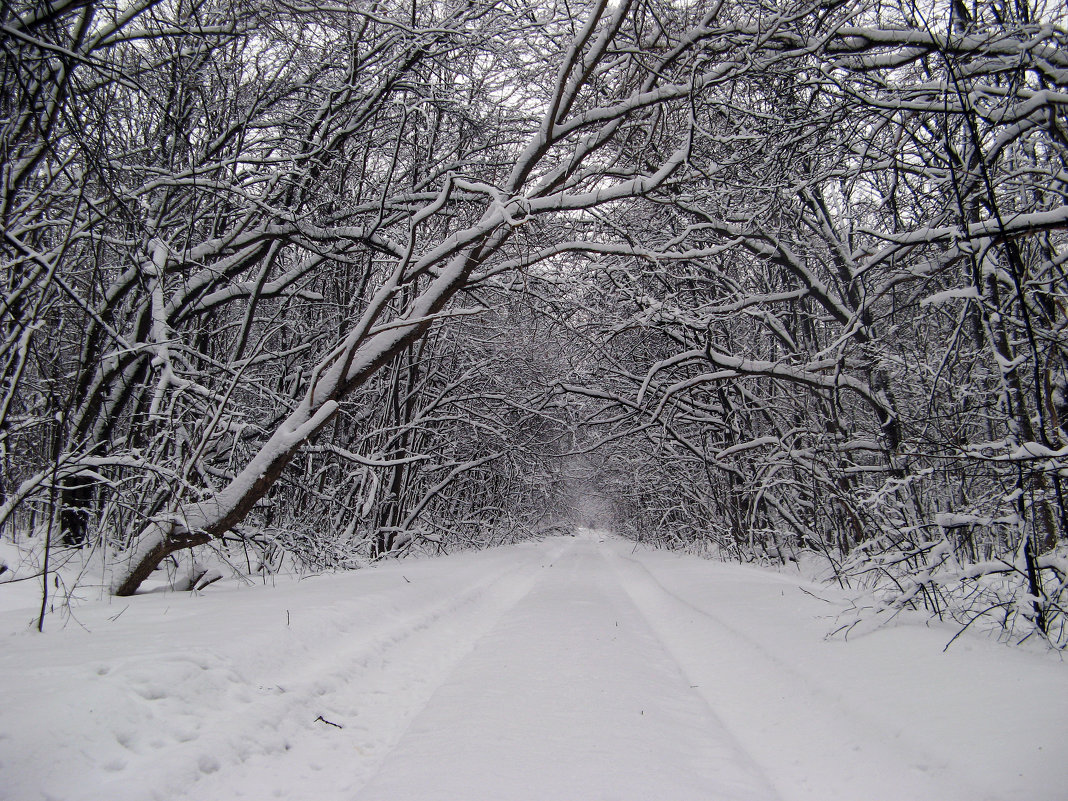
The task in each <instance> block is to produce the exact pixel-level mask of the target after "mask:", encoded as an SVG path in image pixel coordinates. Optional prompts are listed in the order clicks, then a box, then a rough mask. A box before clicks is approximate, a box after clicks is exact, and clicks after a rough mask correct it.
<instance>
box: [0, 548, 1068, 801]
mask: <svg viewBox="0 0 1068 801" xmlns="http://www.w3.org/2000/svg"><path fill="white" fill-rule="evenodd" d="M802 584H803V582H801V581H800V580H799V579H796V578H788V577H785V576H781V575H778V574H774V573H769V572H764V571H759V570H754V569H746V568H741V567H738V566H732V565H722V564H717V563H712V562H707V561H702V560H698V559H694V558H691V557H685V556H679V555H674V554H667V553H663V552H658V551H649V550H644V549H634V548H633V547H632V545H631V544H630V543H625V542H623V541H621V540H617V539H614V538H611V537H599V536H596V535H592V534H589V535H586V536H582V537H578V538H574V539H572V538H564V539H556V540H548V541H545V542H542V543H530V544H525V545H521V546H515V547H510V548H501V549H496V550H493V551H487V552H482V553H477V554H461V555H458V556H453V557H447V558H441V559H435V560H425V561H406V562H400V563H395V564H391V565H386V566H383V567H381V568H377V569H375V570H366V571H360V572H358V573H356V574H349V575H340V576H328V577H320V578H315V579H309V580H306V581H303V582H293V583H288V584H282V583H279V585H278V586H277V587H258V588H240V587H236V586H234V587H225V586H219V585H215V586H213V587H212V588H210V589H209V590H208V591H207V592H206V593H205V594H204V595H202V596H200V597H196V596H188V595H185V594H169V593H168V594H155V595H145V596H140V597H137V598H135V599H132V601H130V602H129V605H127V602H125V601H123V602H118V601H115V602H113V604H112V605H110V606H109V605H107V604H86V605H85V606H83V607H82V608H81V609H80V610H79V612H78V616H79V622H80V624H81V626H82V627H84V628H82V627H79V626H77V625H74V624H72V625H70V626H68V628H67V629H66V630H64V631H56V632H55V633H52V634H48V635H46V636H44V637H40V636H37V635H33V634H29V633H27V632H25V630H24V627H25V621H26V619H27V614H26V611H25V610H21V611H15V612H8V613H5V614H2V615H0V631H5V632H7V631H10V632H12V633H11V634H10V635H8V636H7V637H6V638H5V639H4V640H3V642H4V647H3V648H2V649H0V777H2V778H0V798H3V799H13V800H14V799H18V800H19V801H31V800H32V799H39V798H40V799H63V801H76V800H77V799H86V800H87V801H88V800H90V799H100V800H101V801H102V800H103V799H108V801H112V799H113V800H114V801H123V799H130V801H133V799H139V800H140V799H153V798H155V799H186V798H188V799H193V798H196V799H213V800H215V801H226V799H238V798H248V799H267V798H283V799H315V801H334V799H337V800H338V801H340V800H341V799H345V800H346V801H352V799H356V800H357V801H386V800H388V801H405V800H406V799H411V800H412V801H424V800H425V801H431V800H432V799H456V800H457V801H461V800H462V801H480V800H481V799H485V801H508V800H510V799H514V800H515V801H519V800H520V799H524V800H525V799H530V800H531V801H533V800H534V799H538V800H539V801H548V799H574V800H575V801H587V800H588V801H593V800H594V799H635V800H637V799H643V800H648V799H665V801H685V799H702V800H704V801H727V800H728V799H739V800H743V801H765V800H767V801H771V800H772V799H781V801H816V800H817V799H818V800H819V801H835V800H836V799H840V800H841V801H927V800H928V799H929V800H930V801H955V800H956V799H960V800H961V801H963V800H964V799H968V801H980V799H991V801H994V800H995V799H1010V798H1013V799H1015V798H1017V797H1028V798H1032V799H1036V801H1042V800H1043V799H1048V800H1049V801H1055V800H1056V799H1061V798H1065V797H1068V792H1066V788H1068V738H1066V736H1065V735H1066V734H1068V724H1066V722H1065V721H1068V666H1065V665H1064V664H1062V663H1061V662H1060V661H1059V660H1058V659H1057V658H1056V656H1053V655H1049V654H1036V653H1025V652H1020V651H1013V650H1010V649H1007V648H1004V647H1003V646H1000V645H998V644H996V643H992V642H987V641H984V640H980V639H977V638H965V639H964V640H962V641H959V642H958V643H957V644H956V645H954V647H953V648H952V649H950V651H949V652H948V653H943V652H942V647H943V646H944V644H945V642H946V641H947V640H948V638H949V637H950V636H951V633H952V630H951V629H948V628H935V629H928V628H924V627H917V626H899V627H896V628H893V629H888V630H885V631H881V632H877V633H875V634H872V635H869V636H866V637H863V638H860V639H857V640H854V641H851V642H848V643H846V642H842V641H840V640H837V639H836V640H830V641H828V640H826V639H824V634H825V633H826V632H827V631H828V629H829V628H831V627H832V623H833V620H832V619H831V618H829V617H828V616H830V615H833V614H834V613H835V610H836V609H837V607H836V605H835V603H834V602H835V598H834V597H833V593H831V591H830V590H828V589H827V588H814V587H811V586H807V585H806V586H805V589H807V590H808V591H810V592H811V591H816V592H818V593H819V594H821V595H823V596H824V597H825V598H827V599H828V600H827V601H824V600H820V599H817V598H815V597H813V596H812V595H810V594H807V593H806V592H805V591H803V589H802V587H801V586H799V585H802ZM89 632H91V633H89Z"/></svg>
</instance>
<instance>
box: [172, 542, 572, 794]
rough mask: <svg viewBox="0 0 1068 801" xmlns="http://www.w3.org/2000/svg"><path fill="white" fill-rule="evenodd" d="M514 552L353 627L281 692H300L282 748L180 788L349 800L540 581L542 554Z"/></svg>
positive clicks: (288, 713) (286, 713)
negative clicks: (380, 622)
mask: <svg viewBox="0 0 1068 801" xmlns="http://www.w3.org/2000/svg"><path fill="white" fill-rule="evenodd" d="M557 550H559V549H558V548H557ZM518 553H523V556H524V557H525V558H523V559H522V560H520V561H519V563H518V564H515V562H514V560H511V561H509V562H507V563H506V564H507V565H508V567H507V569H505V570H503V571H502V572H498V573H494V574H493V575H490V576H486V577H483V578H481V579H480V580H478V581H477V582H475V583H474V584H473V585H471V586H468V587H466V588H464V589H462V590H460V591H458V592H457V593H456V594H454V595H452V596H450V597H448V598H446V599H444V600H442V601H440V602H438V603H436V604H434V605H433V606H432V607H431V608H429V609H426V610H424V611H422V612H420V613H418V614H413V615H411V616H409V617H404V618H402V619H401V620H398V621H394V622H393V623H392V624H391V626H390V627H389V628H388V629H387V630H385V631H382V632H378V633H376V635H375V636H374V637H373V638H372V639H370V640H368V639H367V637H366V636H359V635H358V634H357V636H356V637H355V638H354V641H355V643H356V644H355V645H354V646H349V647H344V646H343V647H340V648H335V649H334V650H333V651H332V653H331V656H330V658H329V659H318V660H316V662H315V664H313V665H309V666H307V668H306V669H305V670H303V671H302V672H301V675H298V676H294V677H292V678H290V679H289V680H288V681H287V682H286V684H285V685H284V686H285V690H286V692H287V694H291V695H292V694H295V695H296V700H295V702H294V701H293V700H290V702H289V703H287V704H285V705H284V708H282V709H279V710H278V711H277V712H276V713H274V719H275V720H280V721H285V720H286V718H288V717H295V716H296V715H297V714H299V719H300V721H301V725H299V726H296V727H292V726H290V728H295V729H296V730H295V731H292V732H291V733H290V735H289V736H288V737H287V738H286V744H285V748H284V750H283V751H282V752H276V753H270V754H262V755H255V756H253V757H252V758H249V759H243V760H240V762H239V763H238V764H235V765H230V766H228V767H227V768H225V769H223V770H218V771H210V772H208V773H207V774H206V775H202V776H200V777H198V781H196V782H195V784H193V785H191V786H190V787H189V788H188V791H187V793H186V795H188V797H190V798H222V797H226V798H228V799H239V798H244V797H247V798H255V799H260V798H264V797H275V798H284V799H293V798H316V799H319V801H329V799H338V800H339V801H340V800H341V799H345V801H348V799H351V797H352V793H353V792H354V790H355V788H357V787H359V786H360V785H361V784H362V783H363V782H364V781H365V780H366V778H367V777H368V776H370V775H371V774H373V772H374V771H375V770H376V769H377V767H378V766H379V765H380V764H381V762H382V761H383V760H384V759H385V758H386V756H387V755H388V754H389V753H390V752H391V750H392V749H393V748H394V746H395V745H396V743H397V742H398V741H399V740H400V738H401V737H402V736H403V734H404V731H405V729H406V728H407V726H408V724H409V723H410V721H411V720H412V718H413V717H415V716H416V715H417V714H418V713H419V711H420V710H421V709H422V708H423V707H424V706H425V704H426V701H427V699H428V698H429V697H430V696H431V695H432V694H433V692H434V691H435V689H436V688H437V687H438V686H439V685H440V684H441V683H442V682H443V681H444V680H445V679H446V677H447V676H448V675H449V674H450V672H451V671H452V669H453V668H454V666H455V665H456V664H457V663H458V662H459V661H460V660H462V659H463V657H464V656H465V655H466V654H467V653H468V652H469V651H470V650H471V649H472V648H473V647H474V646H475V644H476V643H477V642H478V641H479V640H480V639H481V637H482V636H483V635H484V634H485V632H486V631H488V630H489V629H490V628H492V626H493V625H494V624H495V623H496V621H497V620H499V619H500V617H501V616H502V615H504V614H506V613H507V611H508V610H509V609H510V608H512V607H513V606H514V605H515V604H516V603H518V602H519V601H520V600H521V599H522V598H523V597H524V596H525V595H526V594H527V593H528V592H529V591H530V589H531V588H532V587H533V586H534V585H535V584H536V583H537V582H538V581H539V580H540V578H541V566H542V563H543V562H544V561H545V558H546V553H545V552H543V551H529V552H517V555H518ZM549 557H550V558H551V554H549ZM316 715H319V716H321V717H322V718H323V719H322V720H319V719H318V718H317V717H316ZM290 723H292V721H290Z"/></svg>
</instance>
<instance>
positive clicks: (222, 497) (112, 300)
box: [0, 0, 1068, 648]
mask: <svg viewBox="0 0 1068 801" xmlns="http://www.w3.org/2000/svg"><path fill="white" fill-rule="evenodd" d="M1066 22H1068V11H1066V10H1065V8H1064V6H1063V4H1059V3H1053V2H1049V3H1046V2H1045V0H950V1H949V2H945V1H944V0H781V2H780V1H779V0H775V1H774V2H773V0H693V2H688V1H687V0H614V1H613V2H609V0H410V2H408V1H405V2H402V0H227V1H226V2H220V0H121V1H120V0H4V2H3V3H2V5H0V43H2V49H0V85H2V89H0V232H2V241H0V262H2V280H3V294H2V296H0V539H2V540H3V541H4V544H5V546H6V547H8V548H9V549H8V550H5V551H4V553H12V552H15V551H13V550H11V549H15V550H17V552H18V553H22V554H26V555H27V557H26V558H27V559H31V560H32V568H33V569H32V571H31V572H32V573H33V575H35V576H36V577H37V580H39V581H40V582H41V584H42V587H43V590H44V593H45V594H46V596H47V594H48V593H49V592H51V593H53V594H56V593H62V592H64V591H66V590H69V587H61V586H60V584H61V582H60V573H59V572H57V571H58V570H59V567H60V566H62V565H63V564H65V563H66V562H69V561H71V560H74V561H75V562H77V561H78V560H82V562H84V563H85V564H89V563H90V562H91V561H92V562H93V564H95V565H96V566H97V567H96V568H94V569H99V570H103V571H105V572H106V573H107V575H108V576H109V577H110V578H109V581H110V582H111V585H110V586H111V591H112V592H114V593H115V594H117V595H130V594H133V593H134V592H136V591H137V590H138V588H139V587H140V586H141V584H142V583H143V582H144V581H145V580H146V578H148V577H149V576H150V575H151V574H152V573H153V572H154V571H156V570H157V569H159V568H161V567H163V568H166V569H169V570H171V571H172V572H174V576H175V581H176V582H177V581H178V580H179V578H178V576H179V572H181V571H177V568H176V566H181V565H186V566H187V568H182V570H184V571H185V572H182V573H181V575H182V576H183V577H184V578H182V579H181V580H182V581H185V582H187V583H188V586H198V585H202V584H203V582H205V581H207V580H210V578H211V573H210V571H209V570H208V568H207V567H206V566H207V565H209V564H213V563H215V562H220V561H221V562H222V563H228V564H231V565H233V566H234V569H238V570H243V571H245V572H247V573H256V572H257V571H259V572H265V571H266V572H270V571H273V570H278V569H281V568H282V566H284V565H289V566H293V565H298V566H300V567H301V569H306V570H331V569H345V568H354V567H360V566H364V565H367V564H369V563H371V562H375V561H380V560H384V559H392V558H396V557H399V556H403V555H405V554H407V553H412V552H421V553H426V552H452V551H454V550H460V549H469V548H480V547H485V546H489V545H495V544H499V543H503V542H514V541H517V540H522V539H525V538H533V537H539V536H541V535H543V534H544V533H546V532H550V531H557V532H559V531H568V530H573V529H575V528H576V527H580V526H582V527H596V528H603V529H611V530H614V531H618V532H620V533H622V534H625V535H626V536H628V537H631V538H633V539H636V540H639V541H642V542H645V543H653V544H656V545H659V546H662V547H664V548H669V549H685V550H689V551H692V552H695V553H700V554H702V555H705V556H708V557H710V558H718V559H725V560H734V561H741V562H746V563H749V562H751V563H757V564H767V565H780V566H787V565H790V564H793V563H797V562H798V561H799V560H802V561H804V560H814V559H815V560H819V561H820V563H821V564H824V565H826V566H827V567H828V570H829V572H828V576H829V577H830V580H833V581H836V582H838V583H839V584H841V585H842V586H848V587H863V588H866V589H867V590H869V591H870V592H869V595H868V596H867V597H869V598H870V599H871V600H870V604H869V605H868V606H867V607H866V608H864V609H863V610H859V612H858V613H859V614H862V616H864V617H865V618H867V619H869V620H875V621H879V620H887V619H892V618H893V617H894V616H895V615H897V614H898V613H900V612H902V611H905V610H908V611H909V612H910V613H911V612H913V611H915V610H921V611H922V612H923V613H925V614H927V615H930V616H931V617H934V618H938V619H942V620H948V621H953V622H954V623H955V624H957V625H959V626H962V627H967V626H970V625H972V624H977V625H980V626H983V627H988V628H992V629H994V630H996V631H999V632H1000V636H1003V637H1004V638H1005V639H1006V640H1009V641H1012V642H1018V641H1020V640H1024V639H1028V638H1035V639H1037V640H1042V639H1045V640H1046V641H1048V643H1049V644H1051V645H1052V646H1053V647H1056V648H1065V647H1066V646H1068V617H1066V611H1068V545H1066V536H1068V516H1066V511H1065V509H1066V505H1065V497H1064V493H1065V492H1066V491H1068V487H1065V484H1066V482H1068V305H1066V304H1068V273H1066V261H1068V203H1066V193H1068V47H1066V44H1068V42H1066V39H1068V29H1066ZM93 560H95V561H93ZM213 560H214V561H213ZM198 565H199V566H200V567H198ZM20 570H21V571H22V572H21V573H20ZM176 571H177V572H176ZM25 572H26V568H25V566H23V567H21V568H20V567H19V566H18V565H15V564H8V563H6V562H4V563H0V583H2V582H4V581H5V579H9V578H12V577H17V576H20V575H23V574H25ZM4 573H7V575H6V576H5V575H3V574H4ZM64 575H67V574H64ZM2 591H3V588H2V586H0V592H2ZM42 608H43V606H42Z"/></svg>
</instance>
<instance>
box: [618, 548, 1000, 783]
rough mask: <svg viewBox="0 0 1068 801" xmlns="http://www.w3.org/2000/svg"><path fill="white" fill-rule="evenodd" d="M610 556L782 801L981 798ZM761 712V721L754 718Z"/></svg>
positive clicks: (706, 613)
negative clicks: (876, 746)
mask: <svg viewBox="0 0 1068 801" xmlns="http://www.w3.org/2000/svg"><path fill="white" fill-rule="evenodd" d="M627 547H628V549H629V545H628V546H627ZM606 558H607V559H608V560H609V561H610V563H611V564H612V565H613V567H614V568H615V570H616V573H617V575H618V576H619V578H620V584H621V586H622V587H623V588H624V590H625V591H626V592H627V594H628V595H629V596H630V597H631V599H632V600H633V601H634V603H635V605H636V606H637V607H638V609H639V610H641V613H642V614H643V616H644V617H645V618H646V620H647V621H648V622H649V624H650V626H651V627H652V628H653V629H654V630H655V631H656V632H657V633H658V636H659V637H660V638H661V640H662V642H663V643H664V646H665V648H666V649H667V650H668V651H669V652H670V653H672V655H673V656H674V657H675V659H676V661H677V662H678V663H679V665H680V667H681V669H682V670H683V672H684V673H685V674H686V675H687V676H688V677H689V679H690V681H691V682H692V684H693V685H694V686H695V689H696V690H697V692H698V693H700V694H701V696H702V697H703V698H704V699H705V701H706V702H707V703H708V705H709V706H710V707H711V708H713V709H714V710H716V711H717V714H718V715H719V716H720V717H721V718H723V719H724V720H725V721H726V722H727V725H728V726H730V727H731V728H732V730H734V732H735V736H736V738H737V739H738V741H739V742H741V743H742V744H743V746H744V748H745V750H746V751H747V752H748V753H749V754H750V756H751V757H752V758H753V759H754V760H755V761H756V762H757V763H758V764H759V765H761V767H762V769H763V771H764V773H765V774H766V775H768V776H769V778H770V779H771V781H772V782H773V783H774V785H775V786H776V787H777V789H778V791H779V793H780V795H781V796H782V798H783V799H785V801H826V800H827V799H829V798H834V799H839V798H841V799H847V798H878V799H880V801H956V799H960V800H961V801H964V800H965V799H968V800H969V801H975V799H982V798H987V796H986V795H985V794H984V793H982V792H981V791H980V790H979V789H977V788H975V787H967V786H964V785H962V783H961V781H960V777H958V776H953V777H943V776H940V775H938V772H939V768H940V766H938V765H932V764H931V760H930V758H929V757H928V756H927V755H925V754H923V753H922V752H921V751H919V750H918V749H917V748H916V747H915V746H914V745H912V744H910V743H909V742H907V741H903V740H902V738H901V736H900V733H894V732H891V731H888V730H884V729H883V727H882V726H881V725H880V722H879V720H878V718H877V717H875V716H873V715H868V714H865V713H864V712H861V711H859V710H856V709H853V708H850V707H848V706H846V705H845V704H843V703H842V700H841V698H840V697H839V696H837V695H835V694H834V693H833V692H832V691H830V690H829V689H828V688H826V687H824V686H822V685H821V684H820V683H818V682H815V681H813V680H812V679H811V678H810V677H808V676H806V675H805V674H804V673H802V672H800V671H798V670H797V669H795V668H794V667H793V666H792V665H791V664H790V663H789V662H787V661H785V660H784V659H782V658H781V657H780V656H779V655H777V654H775V653H774V652H773V651H771V650H769V648H768V647H767V646H765V645H764V644H763V643H761V642H760V641H759V640H757V639H755V638H754V637H752V636H750V635H749V634H747V633H745V632H743V631H741V630H740V629H738V628H737V627H736V626H734V625H732V624H731V623H729V622H727V621H726V620H724V619H723V617H721V616H720V615H718V614H716V613H715V612H713V611H712V610H710V609H706V608H702V607H701V606H698V605H696V604H695V603H692V602H691V601H690V600H688V599H687V598H685V597H683V596H682V595H680V594H679V592H676V591H675V590H674V589H671V588H668V587H666V586H665V585H664V584H663V583H661V581H660V580H659V579H658V578H657V577H656V575H655V574H654V572H653V571H652V569H651V568H650V567H648V566H647V565H645V564H643V562H642V561H641V560H640V558H631V557H628V556H624V555H622V553H620V552H619V548H618V546H617V547H612V546H611V545H609V547H607V548H606ZM772 578H775V577H772ZM761 714H763V715H765V716H766V719H765V720H763V721H759V720H755V718H757V717H758V716H760V715H761ZM877 741H879V747H878V749H877V750H876V749H873V748H872V747H871V744H872V743H873V742H877Z"/></svg>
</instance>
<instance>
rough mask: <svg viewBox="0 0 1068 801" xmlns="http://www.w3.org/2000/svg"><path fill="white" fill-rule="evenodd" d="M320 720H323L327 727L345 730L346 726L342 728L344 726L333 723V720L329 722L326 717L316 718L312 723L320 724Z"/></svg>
mask: <svg viewBox="0 0 1068 801" xmlns="http://www.w3.org/2000/svg"><path fill="white" fill-rule="evenodd" d="M320 720H321V721H322V722H323V723H325V724H326V725H327V726H333V727H334V728H335V729H343V728H345V727H344V726H342V725H341V724H339V723H334V722H333V721H331V720H327V719H326V718H324V717H323V716H322V715H320V716H319V717H317V718H316V719H315V720H313V721H312V723H318V722H319V721H320Z"/></svg>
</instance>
